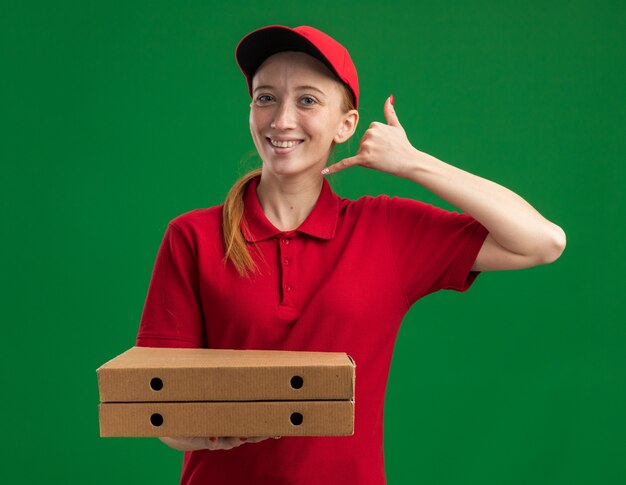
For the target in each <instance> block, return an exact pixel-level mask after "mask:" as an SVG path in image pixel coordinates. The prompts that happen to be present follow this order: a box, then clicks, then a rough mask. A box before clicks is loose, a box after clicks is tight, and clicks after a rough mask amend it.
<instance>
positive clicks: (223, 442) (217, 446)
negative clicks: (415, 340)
mask: <svg viewBox="0 0 626 485" xmlns="http://www.w3.org/2000/svg"><path fill="white" fill-rule="evenodd" d="M270 438H274V439H278V438H280V436H251V437H249V438H238V437H231V436H219V437H216V436H210V437H206V436H190V437H187V436H176V437H163V438H159V439H160V440H161V441H162V442H163V443H165V444H166V445H167V446H169V447H171V448H174V449H176V450H179V451H195V450H231V449H233V448H237V447H238V446H241V445H243V444H245V443H259V442H260V441H265V440H267V439H270Z"/></svg>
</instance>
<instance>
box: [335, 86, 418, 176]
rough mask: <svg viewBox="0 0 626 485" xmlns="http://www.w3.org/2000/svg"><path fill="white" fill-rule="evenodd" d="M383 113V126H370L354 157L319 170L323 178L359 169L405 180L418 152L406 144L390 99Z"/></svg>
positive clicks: (378, 124)
mask: <svg viewBox="0 0 626 485" xmlns="http://www.w3.org/2000/svg"><path fill="white" fill-rule="evenodd" d="M383 111H384V113H385V118H386V119H387V124H384V123H379V122H378V121H373V122H372V123H370V126H369V128H368V129H367V131H366V132H365V133H364V134H363V137H362V138H361V141H360V142H359V149H358V150H357V153H356V155H354V156H353V157H349V158H344V159H343V160H341V161H340V162H337V163H334V164H333V165H330V166H329V167H326V168H325V169H324V170H322V174H323V175H327V174H332V173H337V172H339V171H341V170H344V169H346V168H348V167H352V166H353V165H359V166H361V167H366V168H372V169H374V170H380V171H381V172H386V173H390V174H392V175H396V176H398V177H402V178H406V177H407V175H408V173H409V171H410V170H411V169H412V168H414V167H415V163H416V162H415V160H416V157H417V154H418V153H419V152H418V151H417V150H416V149H415V148H414V147H413V145H411V143H410V142H409V139H408V138H407V136H406V132H405V131H404V128H403V127H402V125H401V124H400V121H399V120H398V117H397V116H396V112H395V110H394V107H393V105H392V104H391V96H390V97H389V98H387V101H385V105H384V108H383Z"/></svg>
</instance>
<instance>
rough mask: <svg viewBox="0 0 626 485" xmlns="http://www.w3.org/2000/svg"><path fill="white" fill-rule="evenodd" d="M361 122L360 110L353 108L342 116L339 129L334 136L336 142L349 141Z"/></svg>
mask: <svg viewBox="0 0 626 485" xmlns="http://www.w3.org/2000/svg"><path fill="white" fill-rule="evenodd" d="M358 124H359V112H358V111H357V110H355V109H351V110H350V111H348V112H347V113H346V114H344V115H343V116H342V118H341V123H340V125H339V130H338V131H337V134H336V135H335V137H334V138H333V140H334V141H335V142H336V143H343V142H345V141H347V140H348V139H349V138H350V137H351V136H352V135H353V134H354V132H355V131H356V127H357V125H358Z"/></svg>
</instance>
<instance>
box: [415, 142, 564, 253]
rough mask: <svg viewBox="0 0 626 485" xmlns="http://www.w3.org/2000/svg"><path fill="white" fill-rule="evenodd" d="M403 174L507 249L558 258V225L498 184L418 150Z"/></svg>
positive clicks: (561, 235) (561, 245)
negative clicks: (487, 232)
mask: <svg viewBox="0 0 626 485" xmlns="http://www.w3.org/2000/svg"><path fill="white" fill-rule="evenodd" d="M406 178H408V179H409V180H412V181H414V182H415V183H418V184H420V185H421V186H423V187H425V188H426V189H428V190H430V191H431V192H433V193H435V194H437V195H438V196H439V197H441V198H442V199H444V200H446V201H448V202H449V203H450V204H453V205H454V206H456V207H458V208H459V209H461V210H462V211H463V212H465V213H467V214H469V215H471V216H472V217H473V218H474V219H476V220H477V221H479V222H480V223H481V224H482V225H483V226H485V227H486V228H487V229H488V230H489V233H490V234H491V236H492V237H493V238H494V239H495V240H496V241H497V242H498V244H500V245H501V246H503V247H504V248H506V249H508V250H509V251H512V252H514V253H517V254H520V255H527V256H536V257H537V258H538V259H539V260H549V259H556V258H558V256H559V255H560V254H561V252H562V251H563V248H564V247H565V233H564V231H563V230H562V229H561V228H560V227H559V226H557V225H556V224H554V223H552V222H550V221H549V220H547V219H546V218H544V217H543V216H542V215H541V214H540V213H539V212H537V211H536V210H535V209H534V208H533V207H532V206H531V205H530V204H529V203H528V202H526V201H525V200H524V199H523V198H521V197H520V196H519V195H517V194H516V193H514V192H512V191H511V190H509V189H507V188H506V187H503V186H502V185H499V184H497V183H495V182H492V181H490V180H487V179H485V178H482V177H479V176H477V175H474V174H471V173H469V172H467V171H465V170H462V169H460V168H457V167H454V166H452V165H450V164H448V163H445V162H443V161H441V160H439V159H437V158H435V157H433V156H432V155H428V154H427V153H424V152H420V151H419V150H416V154H415V159H414V165H413V168H412V170H411V171H410V172H409V173H408V176H407V177H406Z"/></svg>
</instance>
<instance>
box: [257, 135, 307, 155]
mask: <svg viewBox="0 0 626 485" xmlns="http://www.w3.org/2000/svg"><path fill="white" fill-rule="evenodd" d="M266 140H267V144H268V145H269V146H270V147H271V149H272V151H273V152H274V153H276V154H279V155H284V154H287V153H291V152H293V151H294V150H295V149H296V148H298V147H299V146H300V145H301V144H302V142H303V140H289V141H279V140H274V141H272V140H271V139H270V138H266Z"/></svg>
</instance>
